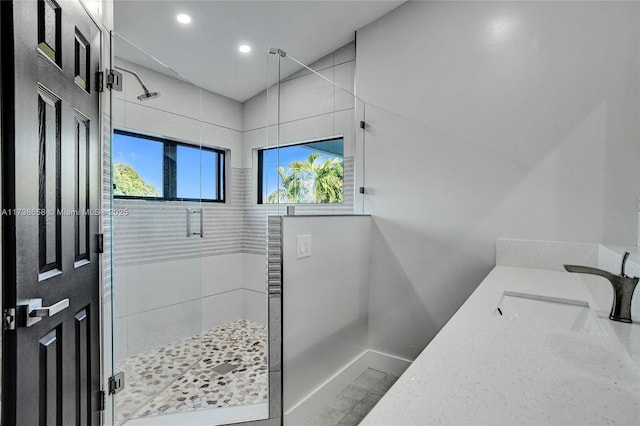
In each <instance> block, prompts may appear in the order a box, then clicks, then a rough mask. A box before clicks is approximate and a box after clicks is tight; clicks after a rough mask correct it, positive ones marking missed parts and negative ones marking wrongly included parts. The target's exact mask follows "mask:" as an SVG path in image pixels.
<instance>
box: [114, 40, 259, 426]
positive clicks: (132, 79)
mask: <svg viewBox="0 0 640 426" xmlns="http://www.w3.org/2000/svg"><path fill="white" fill-rule="evenodd" d="M112 42H113V52H114V55H113V56H114V57H113V65H112V68H113V69H115V70H116V71H118V70H119V71H122V72H123V74H122V91H115V90H112V91H111V94H112V98H111V102H112V138H111V156H110V164H109V165H108V166H109V168H110V169H111V174H110V176H109V178H110V180H109V181H108V182H107V180H105V185H108V187H109V188H111V198H110V203H111V204H110V205H111V210H112V211H113V212H114V214H113V215H112V217H111V221H110V223H109V224H108V225H109V226H110V227H111V261H112V263H111V268H110V270H109V271H107V274H105V275H108V276H110V278H111V282H110V283H109V284H110V289H111V316H112V327H111V329H112V333H113V334H112V346H113V348H112V356H113V360H112V363H111V364H112V365H111V370H112V374H113V375H114V376H116V377H119V376H118V374H120V373H124V383H125V386H124V387H123V388H122V389H121V390H120V389H115V391H116V392H117V393H115V392H114V394H113V399H112V408H113V410H112V412H111V415H112V422H113V424H114V425H118V426H120V425H125V426H136V425H145V424H157V423H158V422H169V423H168V424H178V423H179V424H187V425H199V424H203V423H202V422H203V421H204V420H203V419H206V422H207V423H206V424H218V423H219V424H225V423H235V422H240V421H248V420H255V419H260V418H267V417H268V416H269V407H268V402H269V367H268V365H267V360H268V357H267V350H268V345H267V323H268V321H267V294H266V257H265V255H266V240H265V237H264V229H266V226H265V227H264V228H262V229H261V231H262V237H257V238H255V237H252V236H247V233H246V232H245V229H246V228H247V227H250V226H251V224H252V221H254V222H259V223H263V224H264V223H266V216H265V213H264V212H263V211H261V209H259V208H258V209H253V210H252V212H251V215H250V216H251V217H247V216H248V214H247V210H248V209H247V202H248V198H247V197H246V194H247V193H250V191H251V189H250V187H249V185H250V182H251V179H250V178H251V174H252V172H251V168H250V167H247V166H245V164H244V163H243V153H242V149H243V145H242V116H241V111H242V108H241V104H240V103H239V102H236V101H231V100H230V99H228V98H224V97H222V96H220V95H217V94H215V93H212V92H208V91H207V90H205V89H202V88H200V87H197V86H195V85H193V84H191V83H189V82H187V81H185V80H184V79H183V78H181V76H179V75H177V74H176V73H175V72H173V71H171V70H170V69H168V68H167V67H165V66H163V65H161V64H160V63H159V62H157V61H155V60H154V58H153V57H152V56H150V55H148V54H146V53H145V52H142V51H141V50H139V49H137V48H136V47H135V46H133V45H132V44H130V43H128V42H127V41H126V40H124V39H123V38H121V37H119V36H117V35H113V38H112ZM146 83H148V86H147V84H146ZM140 86H142V89H143V91H144V93H143V94H142V95H140V94H139V89H140ZM149 87H151V88H153V90H154V91H151V90H149ZM160 92H162V93H163V96H162V97H158V96H159V93H160ZM143 100H144V101H146V102H144V103H141V102H140V101H143ZM221 111H222V112H224V114H220V112H221ZM258 226H259V225H258ZM172 422H173V423H172Z"/></svg>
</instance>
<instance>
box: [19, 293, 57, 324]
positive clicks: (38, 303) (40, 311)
mask: <svg viewBox="0 0 640 426" xmlns="http://www.w3.org/2000/svg"><path fill="white" fill-rule="evenodd" d="M68 307H69V299H62V300H61V301H59V302H57V303H54V304H53V305H51V306H42V299H28V300H26V301H25V302H23V304H20V305H18V306H17V308H18V313H19V314H18V318H19V325H20V326H21V327H31V326H32V325H33V324H35V323H37V322H39V321H40V320H41V319H42V318H44V317H51V316H53V315H55V314H57V313H58V312H61V311H64V310H65V309H67V308H68Z"/></svg>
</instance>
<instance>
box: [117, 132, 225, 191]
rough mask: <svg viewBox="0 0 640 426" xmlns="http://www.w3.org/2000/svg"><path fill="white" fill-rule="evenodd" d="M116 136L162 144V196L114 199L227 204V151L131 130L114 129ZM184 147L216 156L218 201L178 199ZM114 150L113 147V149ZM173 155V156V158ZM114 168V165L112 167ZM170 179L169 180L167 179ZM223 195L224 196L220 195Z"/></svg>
mask: <svg viewBox="0 0 640 426" xmlns="http://www.w3.org/2000/svg"><path fill="white" fill-rule="evenodd" d="M113 133H114V134H119V135H124V136H129V137H134V138H138V139H147V140H151V141H154V142H160V143H162V196H160V197H150V196H141V195H118V194H113V198H117V199H121V200H147V201H200V202H206V203H226V198H227V187H226V186H227V185H226V183H227V151H228V150H226V149H221V148H211V147H208V146H202V145H196V144H193V143H189V142H183V141H178V140H175V139H170V138H167V137H161V136H152V135H147V134H144V133H138V132H135V131H131V130H124V129H113ZM178 146H183V147H187V148H192V149H199V150H203V151H208V152H213V153H215V154H216V170H217V173H216V174H217V179H216V186H217V188H216V193H217V194H218V198H217V199H213V198H186V197H178V196H177V195H178V194H177V191H178V181H177V179H178V165H177V155H176V153H177V150H178V149H177V148H178ZM111 149H112V150H113V147H112V148H111ZM172 154H173V156H172ZM221 165H222V167H221ZM112 167H113V165H112ZM167 177H169V178H167ZM220 194H222V195H220Z"/></svg>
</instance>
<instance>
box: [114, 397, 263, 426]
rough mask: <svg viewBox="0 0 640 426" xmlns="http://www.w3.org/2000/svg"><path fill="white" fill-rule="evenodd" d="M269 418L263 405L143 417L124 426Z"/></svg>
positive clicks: (204, 425)
mask: <svg viewBox="0 0 640 426" xmlns="http://www.w3.org/2000/svg"><path fill="white" fill-rule="evenodd" d="M267 417H269V406H268V404H267V403H266V402H263V403H261V404H252V405H242V406H237V407H223V408H209V409H205V410H198V411H189V412H185V413H174V414H165V415H162V416H153V417H141V418H138V419H131V420H128V421H127V422H125V423H124V424H123V426H176V425H189V426H216V425H226V424H230V423H241V422H249V421H251V420H260V419H266V418H267Z"/></svg>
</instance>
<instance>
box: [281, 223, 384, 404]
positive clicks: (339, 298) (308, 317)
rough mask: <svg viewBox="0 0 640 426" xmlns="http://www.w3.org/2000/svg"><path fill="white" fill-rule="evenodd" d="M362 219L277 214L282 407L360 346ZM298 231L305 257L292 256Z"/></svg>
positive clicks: (365, 267) (365, 238)
mask: <svg viewBox="0 0 640 426" xmlns="http://www.w3.org/2000/svg"><path fill="white" fill-rule="evenodd" d="M370 219H371V218H370V217H368V216H326V217H318V216H316V217H304V216H288V217H284V219H283V225H282V226H283V228H282V229H283V230H282V235H283V240H282V246H283V265H284V268H283V282H282V294H283V299H282V303H283V318H284V325H283V330H282V336H283V337H282V338H283V365H284V368H283V374H284V402H283V403H284V411H285V413H287V412H289V411H291V410H292V408H294V407H295V405H296V404H297V403H299V402H300V401H302V400H303V399H304V398H305V397H306V396H307V395H308V394H310V393H312V391H314V390H315V389H316V387H318V386H320V385H321V384H323V383H324V382H325V381H326V380H327V379H328V378H329V377H330V376H332V375H333V374H335V373H336V372H337V371H339V370H340V369H341V368H343V367H344V366H345V365H346V364H348V363H349V362H350V361H352V360H353V359H354V358H355V357H356V356H358V355H360V354H361V353H362V352H363V351H364V350H365V349H367V327H368V311H369V301H368V287H369V247H370V238H369V237H370V230H371V220H370ZM298 235H311V256H310V257H306V258H301V259H298V258H297V253H296V249H297V236H298Z"/></svg>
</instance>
